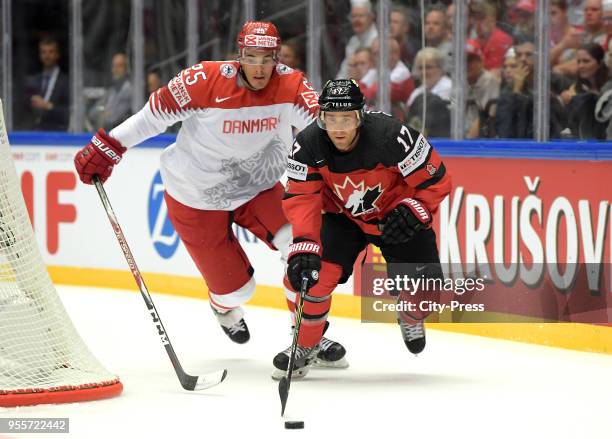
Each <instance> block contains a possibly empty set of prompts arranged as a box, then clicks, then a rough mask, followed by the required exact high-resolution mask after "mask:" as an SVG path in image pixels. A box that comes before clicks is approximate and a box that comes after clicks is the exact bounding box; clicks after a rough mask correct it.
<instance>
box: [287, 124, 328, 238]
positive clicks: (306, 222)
mask: <svg viewBox="0 0 612 439" xmlns="http://www.w3.org/2000/svg"><path fill="white" fill-rule="evenodd" d="M299 140H300V137H299V136H298V138H297V139H296V141H295V142H294V143H293V147H292V151H291V154H290V156H289V160H288V164H287V176H288V181H287V187H286V190H285V197H284V199H283V211H284V212H285V215H286V216H287V219H288V220H289V223H291V227H292V228H293V238H294V239H296V238H303V239H308V240H311V241H315V242H317V243H319V244H320V243H321V215H322V214H321V212H322V209H323V198H322V192H321V191H322V189H323V186H324V183H323V177H322V175H321V174H320V172H319V170H318V168H316V167H314V166H312V165H313V164H312V160H311V159H310V158H309V157H308V154H307V152H306V151H304V150H303V149H302V147H301V145H300V143H299Z"/></svg>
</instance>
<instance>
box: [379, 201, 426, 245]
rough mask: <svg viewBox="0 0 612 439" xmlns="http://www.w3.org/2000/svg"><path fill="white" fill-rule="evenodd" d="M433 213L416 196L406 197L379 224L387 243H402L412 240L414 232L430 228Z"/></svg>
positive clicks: (382, 236) (382, 237)
mask: <svg viewBox="0 0 612 439" xmlns="http://www.w3.org/2000/svg"><path fill="white" fill-rule="evenodd" d="M430 224H431V213H429V211H428V210H427V208H426V207H425V206H423V204H421V203H420V202H419V201H417V200H415V199H414V198H404V199H403V200H402V201H400V202H399V203H398V205H397V206H395V209H393V210H392V211H391V212H389V213H388V214H387V215H386V216H385V218H384V219H383V221H382V222H381V223H379V224H378V229H379V230H380V231H381V232H382V235H381V239H382V241H383V242H384V243H385V244H400V243H403V242H408V241H410V240H411V239H412V238H413V237H414V234H415V233H417V232H418V231H420V230H423V229H427V228H429V226H430Z"/></svg>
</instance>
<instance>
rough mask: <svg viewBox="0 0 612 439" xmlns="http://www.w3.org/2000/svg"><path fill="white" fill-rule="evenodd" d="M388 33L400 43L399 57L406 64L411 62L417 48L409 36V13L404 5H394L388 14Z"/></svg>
mask: <svg viewBox="0 0 612 439" xmlns="http://www.w3.org/2000/svg"><path fill="white" fill-rule="evenodd" d="M389 33H390V34H391V35H390V36H391V37H392V38H395V39H396V40H397V42H398V43H399V45H400V59H401V60H402V62H403V63H404V64H406V65H410V64H412V61H414V55H415V54H416V52H417V50H416V48H415V45H414V44H413V43H412V41H413V39H412V38H410V13H409V11H408V9H407V8H406V7H405V6H401V5H395V6H393V7H392V8H391V13H390V15H389Z"/></svg>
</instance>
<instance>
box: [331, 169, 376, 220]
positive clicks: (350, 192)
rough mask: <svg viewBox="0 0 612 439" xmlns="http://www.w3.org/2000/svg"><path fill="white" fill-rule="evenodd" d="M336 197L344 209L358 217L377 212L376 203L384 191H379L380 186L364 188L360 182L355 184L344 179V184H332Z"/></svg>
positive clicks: (348, 179) (363, 184)
mask: <svg viewBox="0 0 612 439" xmlns="http://www.w3.org/2000/svg"><path fill="white" fill-rule="evenodd" d="M334 189H335V191H336V195H337V196H338V198H340V200H342V202H343V203H344V208H345V209H347V210H349V211H350V212H351V214H352V215H353V216H359V215H363V214H366V213H370V212H374V211H376V210H378V206H377V205H376V201H378V199H379V198H380V196H381V195H382V193H383V192H384V191H385V190H384V189H381V184H380V183H378V184H377V185H375V186H371V187H370V186H367V187H366V186H365V183H364V182H363V180H362V181H360V182H359V183H357V184H355V183H354V182H353V180H351V178H350V177H348V176H347V177H346V179H345V180H344V184H342V185H338V184H334Z"/></svg>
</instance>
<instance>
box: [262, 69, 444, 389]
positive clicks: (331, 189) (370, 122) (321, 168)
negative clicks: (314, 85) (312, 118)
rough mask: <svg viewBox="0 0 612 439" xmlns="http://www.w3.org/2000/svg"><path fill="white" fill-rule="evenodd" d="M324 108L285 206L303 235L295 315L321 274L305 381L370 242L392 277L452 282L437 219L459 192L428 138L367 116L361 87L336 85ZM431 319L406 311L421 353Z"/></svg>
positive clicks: (291, 287) (309, 320) (302, 363)
mask: <svg viewBox="0 0 612 439" xmlns="http://www.w3.org/2000/svg"><path fill="white" fill-rule="evenodd" d="M319 105H320V113H319V116H318V119H317V122H316V123H312V124H310V125H309V126H308V127H307V128H306V129H304V130H303V131H302V132H300V133H299V134H298V136H297V138H296V140H295V142H294V144H293V147H292V151H291V152H290V157H289V162H288V172H287V173H288V177H289V181H288V183H287V187H286V193H285V198H284V200H283V210H284V212H285V214H286V215H287V218H288V219H289V222H290V223H291V225H292V228H293V244H292V245H291V246H290V251H289V258H288V266H287V276H286V277H285V286H286V288H287V290H288V301H289V302H290V308H291V305H292V303H293V302H295V300H296V296H297V294H296V292H297V291H299V288H300V283H301V276H302V273H304V272H308V273H311V276H310V278H309V283H308V287H309V290H308V293H307V294H306V297H305V301H304V308H303V320H302V327H301V330H300V334H299V338H298V349H297V354H296V363H295V370H294V376H296V377H301V376H304V375H305V374H306V373H307V372H308V368H309V366H310V363H311V360H312V358H314V356H315V355H316V354H317V352H316V350H317V344H318V343H319V341H320V339H321V337H322V335H323V331H324V328H325V323H326V319H327V315H328V313H329V309H330V305H331V294H332V292H333V290H334V288H335V287H336V285H338V284H339V283H344V282H346V281H347V279H348V278H349V276H350V275H351V273H352V271H353V264H354V263H355V260H356V258H357V256H358V254H359V253H360V252H361V251H362V250H363V249H364V248H365V247H366V246H367V244H368V243H372V244H374V245H376V246H378V247H380V249H381V252H382V254H383V256H384V257H385V259H386V261H387V263H388V274H389V275H390V276H392V275H393V276H394V275H395V274H407V275H409V276H416V275H417V273H416V271H417V270H418V271H419V275H420V276H422V275H427V276H430V277H440V276H442V272H441V268H440V263H439V257H438V249H437V246H436V236H435V232H434V231H433V229H432V228H431V221H432V214H434V213H435V212H436V210H437V208H438V205H439V203H440V202H441V201H442V199H443V198H444V197H446V195H447V194H448V193H449V192H450V190H451V180H450V177H449V175H448V174H447V172H446V168H445V166H444V163H443V162H442V160H441V159H440V157H439V156H438V154H437V152H436V151H435V150H434V149H433V147H432V146H431V145H430V144H429V142H428V141H427V139H425V137H424V136H423V135H422V134H421V133H419V132H417V131H415V130H413V129H412V128H409V127H406V126H405V125H403V124H402V123H401V122H400V121H398V120H397V119H395V118H393V117H391V116H389V115H386V114H383V113H379V112H365V111H364V97H363V94H362V93H361V90H360V89H359V86H358V84H357V83H356V82H355V81H354V80H348V79H339V80H331V81H328V82H327V84H326V85H325V87H324V89H323V92H322V94H321V96H320V98H319ZM393 267H398V268H393ZM394 270H400V272H401V273H394V272H393V271H394ZM290 292H293V294H290ZM292 309H295V307H293V308H292ZM427 314H428V312H421V311H417V312H411V313H408V312H402V313H399V314H398V323H399V326H400V328H401V333H402V336H403V339H404V342H405V344H406V346H407V347H408V349H409V351H410V352H412V353H415V354H417V353H419V352H421V351H422V350H423V349H424V348H425V328H424V325H423V319H424V318H425V317H426V316H427ZM289 352H290V349H286V350H284V351H283V352H281V353H279V354H278V355H276V357H275V358H274V361H273V363H274V366H275V368H276V370H275V376H277V377H280V376H282V375H283V374H284V373H285V371H286V370H287V365H288V359H289Z"/></svg>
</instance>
